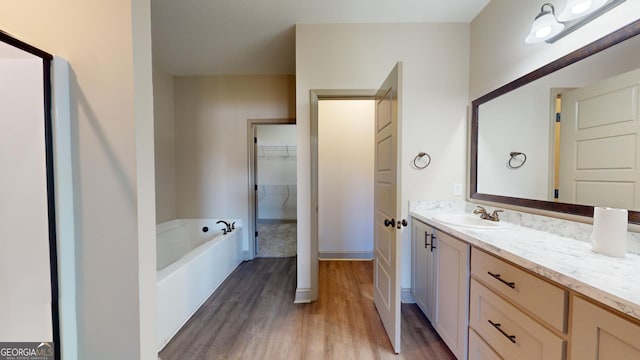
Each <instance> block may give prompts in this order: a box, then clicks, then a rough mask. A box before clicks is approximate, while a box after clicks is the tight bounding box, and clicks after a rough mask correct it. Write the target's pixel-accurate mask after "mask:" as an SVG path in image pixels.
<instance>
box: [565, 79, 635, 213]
mask: <svg viewBox="0 0 640 360" xmlns="http://www.w3.org/2000/svg"><path fill="white" fill-rule="evenodd" d="M639 102H640V70H633V71H631V72H628V73H626V74H622V75H618V76H614V77H612V78H609V79H606V80H603V81H601V82H598V83H596V84H593V85H590V86H586V87H583V88H579V89H577V90H573V91H570V92H567V93H564V94H562V116H561V121H560V124H561V125H560V184H559V185H560V186H559V191H558V195H559V200H560V201H562V202H568V203H577V204H586V205H598V206H611V207H618V208H623V209H639V208H640V189H638V179H640V158H639V157H638V155H637V154H638V151H637V149H638V148H640V106H639Z"/></svg>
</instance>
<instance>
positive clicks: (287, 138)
mask: <svg viewBox="0 0 640 360" xmlns="http://www.w3.org/2000/svg"><path fill="white" fill-rule="evenodd" d="M256 138H257V139H258V143H257V145H258V149H257V153H258V156H257V158H256V162H257V169H256V183H257V184H258V195H257V199H258V220H263V219H268V220H295V219H296V216H297V206H296V205H297V186H296V158H297V156H296V154H297V149H296V126H295V125H283V124H277V125H256Z"/></svg>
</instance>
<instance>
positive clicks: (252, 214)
mask: <svg viewBox="0 0 640 360" xmlns="http://www.w3.org/2000/svg"><path fill="white" fill-rule="evenodd" d="M291 124H293V125H295V124H296V119H247V161H248V164H247V166H248V169H249V171H248V174H249V175H248V176H249V179H248V184H249V191H248V194H249V216H248V217H247V218H248V219H249V224H247V232H248V239H249V251H248V252H247V253H245V254H242V255H243V258H244V259H245V260H252V259H254V258H255V257H256V236H255V233H256V228H257V225H256V221H257V219H256V208H257V206H258V202H257V200H256V191H255V189H256V173H255V172H256V153H255V144H254V140H253V139H254V137H255V133H256V132H255V129H256V125H291Z"/></svg>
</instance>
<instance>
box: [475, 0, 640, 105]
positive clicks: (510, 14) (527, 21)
mask: <svg viewBox="0 0 640 360" xmlns="http://www.w3.org/2000/svg"><path fill="white" fill-rule="evenodd" d="M549 2H550V3H552V4H554V5H558V6H556V8H561V6H560V5H561V4H560V3H561V0H552V1H549ZM540 5H541V2H536V1H513V0H492V1H491V2H490V3H489V5H487V7H486V8H485V9H484V10H483V11H482V12H481V13H480V14H479V15H478V16H477V17H476V18H475V19H474V20H473V22H472V23H471V76H470V95H471V99H475V98H477V97H479V96H482V95H483V94H485V93H487V92H489V91H491V90H494V89H496V88H498V87H500V86H502V85H504V84H506V83H508V82H510V81H512V80H515V79H516V78H518V77H520V76H522V75H525V74H527V73H529V72H530V71H532V70H535V69H537V68H539V67H541V66H543V65H545V64H547V63H549V62H551V61H553V60H556V59H557V58H559V57H561V56H563V55H566V54H568V53H570V52H571V51H573V50H576V49H578V48H580V47H582V46H584V45H587V44H589V43H591V42H593V41H595V40H597V39H599V38H601V37H603V36H604V35H607V34H609V33H610V32H612V31H615V30H617V29H619V28H621V27H623V26H624V25H627V24H629V23H631V22H633V21H634V20H637V19H638V18H639V17H640V15H639V14H640V1H634V0H628V1H625V2H624V3H622V4H621V5H619V6H617V7H616V8H615V9H613V10H611V11H609V12H608V13H606V14H604V15H602V16H601V17H599V18H598V19H596V20H594V21H592V22H591V23H589V24H587V25H585V26H584V27H582V28H580V29H578V30H576V31H575V32H574V33H572V34H569V35H568V36H566V37H565V38H563V39H561V40H558V41H557V42H556V43H554V44H547V43H544V42H543V43H539V44H534V45H530V44H525V42H524V38H525V36H526V35H527V34H528V32H529V30H530V29H531V24H532V23H533V19H534V17H535V16H536V15H537V14H538V13H539V12H540Z"/></svg>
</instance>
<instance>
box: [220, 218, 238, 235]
mask: <svg viewBox="0 0 640 360" xmlns="http://www.w3.org/2000/svg"><path fill="white" fill-rule="evenodd" d="M220 223H222V224H225V225H226V226H227V228H226V229H222V230H223V231H222V232H223V233H225V234H226V233H230V232H231V231H232V230H233V229H232V228H231V224H229V223H228V222H226V221H224V220H220V221H216V224H220ZM234 224H235V223H234ZM234 227H235V226H234Z"/></svg>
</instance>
